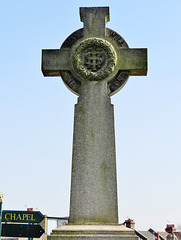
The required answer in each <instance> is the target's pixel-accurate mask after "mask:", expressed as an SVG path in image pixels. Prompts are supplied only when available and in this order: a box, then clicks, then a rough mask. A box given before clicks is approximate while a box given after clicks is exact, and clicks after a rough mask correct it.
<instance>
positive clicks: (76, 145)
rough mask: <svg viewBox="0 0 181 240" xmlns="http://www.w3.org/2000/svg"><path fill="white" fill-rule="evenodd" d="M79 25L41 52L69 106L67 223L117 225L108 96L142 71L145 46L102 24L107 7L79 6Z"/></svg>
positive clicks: (44, 65) (106, 18)
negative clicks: (68, 94)
mask: <svg viewBox="0 0 181 240" xmlns="http://www.w3.org/2000/svg"><path fill="white" fill-rule="evenodd" d="M80 18H81V21H82V22H83V23H84V28H82V29H79V30H77V31H75V32H74V33H72V34H71V35H70V36H69V37H68V38H67V39H66V40H65V41H64V43H63V44H62V46H61V48H60V49H56V50H43V52H42V72H43V74H44V76H61V77H62V79H63V81H64V83H65V85H66V86H67V87H68V88H69V89H70V90H71V91H73V92H74V93H75V94H77V95H79V97H78V103H77V104H76V105H75V116H74V136H73V156H72V178H71V200H70V221H69V222H70V223H71V224H117V223H118V207H117V179H116V158H115V133H114V109H113V105H112V104H111V101H110V96H111V95H113V94H114V93H116V92H117V91H119V90H120V89H121V88H122V87H123V86H124V85H125V83H126V81H127V80H128V77H129V76H131V75H146V74H147V49H131V48H129V47H128V45H127V43H126V41H125V40H124V39H123V38H122V37H121V36H120V35H119V34H118V33H116V32H115V31H113V30H111V29H108V28H106V26H105V25H106V22H107V21H109V8H108V7H95V8H92V7H91V8H86V7H85V8H80Z"/></svg>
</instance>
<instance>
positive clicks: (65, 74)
mask: <svg viewBox="0 0 181 240" xmlns="http://www.w3.org/2000/svg"><path fill="white" fill-rule="evenodd" d="M83 36H84V31H83V28H81V29H78V30H76V31H75V32H73V33H72V34H71V35H69V36H68V37H67V39H66V40H65V41H64V42H63V44H62V46H61V48H72V47H73V46H74V45H75V46H78V42H80V40H81V39H82V38H83ZM106 38H107V39H109V41H110V42H113V43H114V44H116V46H117V47H119V48H122V47H124V48H128V44H127V43H126V41H125V40H124V38H123V37H122V36H120V35H119V34H118V33H117V32H115V31H114V30H112V29H109V28H106ZM102 61H103V60H102ZM102 61H101V62H102ZM85 67H86V66H85ZM60 75H61V77H62V79H63V81H64V83H65V85H66V86H67V87H68V88H69V89H70V90H71V91H72V92H74V93H75V94H77V95H80V86H81V82H80V81H79V79H80V78H79V77H78V76H75V74H72V73H71V72H70V71H61V72H60ZM77 75H78V74H77ZM128 78H129V71H118V73H117V75H116V76H115V77H114V78H113V79H112V80H111V81H110V82H108V95H110V96H111V95H113V94H115V93H116V92H118V91H119V90H120V89H121V88H122V87H123V86H124V85H125V84H126V82H127V80H128Z"/></svg>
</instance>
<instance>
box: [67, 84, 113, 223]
mask: <svg viewBox="0 0 181 240" xmlns="http://www.w3.org/2000/svg"><path fill="white" fill-rule="evenodd" d="M106 87H107V84H106V82H104V81H101V82H95V81H87V82H84V83H82V85H81V96H80V97H79V99H78V104H77V105H76V106H75V118H74V138H73V158H72V179H71V202H70V223H74V224H78V223H81V224H88V223H91V224H93V223H118V209H117V180H116V159H115V135H114V112H113V105H112V104H111V103H110V97H108V96H107V93H106V91H107V89H106Z"/></svg>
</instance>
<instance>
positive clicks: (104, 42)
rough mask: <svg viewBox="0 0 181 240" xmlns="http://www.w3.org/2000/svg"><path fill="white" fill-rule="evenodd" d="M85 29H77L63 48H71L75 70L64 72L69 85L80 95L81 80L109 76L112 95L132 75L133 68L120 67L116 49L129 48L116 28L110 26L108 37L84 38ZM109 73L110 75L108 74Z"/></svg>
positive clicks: (64, 77)
mask: <svg viewBox="0 0 181 240" xmlns="http://www.w3.org/2000/svg"><path fill="white" fill-rule="evenodd" d="M83 33H84V31H83V28H81V29H79V30H77V31H75V32H73V33H72V34H71V35H70V36H69V37H68V38H67V39H66V40H65V41H64V43H63V44H62V46H61V49H67V48H71V57H70V59H71V60H70V66H71V71H63V72H61V77H62V79H63V81H64V83H65V85H66V86H67V87H68V88H69V89H70V90H71V91H73V92H74V93H75V94H77V95H79V92H80V85H81V79H82V80H83V79H86V80H90V81H100V80H105V79H106V78H107V81H108V95H110V96H111V95H113V94H115V93H116V92H117V91H119V90H120V89H121V88H122V87H123V86H124V85H125V84H126V82H127V80H128V78H129V71H124V70H122V71H119V70H117V69H116V67H115V66H116V63H117V53H116V51H115V48H116V47H118V48H128V44H127V43H126V41H125V40H124V39H123V38H122V37H121V36H120V35H119V34H118V33H117V32H115V31H113V30H111V29H109V28H106V39H100V38H95V37H94V38H88V39H84V37H83ZM108 76H109V77H108Z"/></svg>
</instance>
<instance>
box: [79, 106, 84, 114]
mask: <svg viewBox="0 0 181 240" xmlns="http://www.w3.org/2000/svg"><path fill="white" fill-rule="evenodd" d="M80 113H81V114H82V116H85V110H84V108H83V107H82V106H80Z"/></svg>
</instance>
